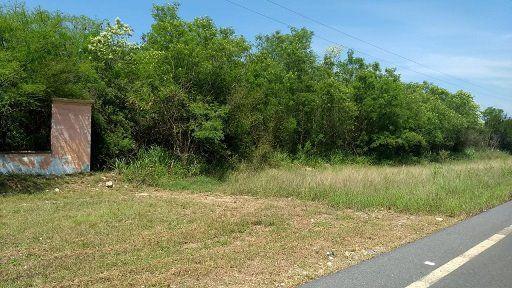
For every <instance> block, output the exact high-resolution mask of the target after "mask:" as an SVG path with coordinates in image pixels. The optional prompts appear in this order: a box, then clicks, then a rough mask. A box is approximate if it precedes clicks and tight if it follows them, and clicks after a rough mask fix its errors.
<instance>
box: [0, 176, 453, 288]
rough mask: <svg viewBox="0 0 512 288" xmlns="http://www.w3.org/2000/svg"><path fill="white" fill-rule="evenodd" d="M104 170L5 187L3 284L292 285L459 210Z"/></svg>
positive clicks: (411, 236) (438, 224)
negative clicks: (362, 208)
mask: <svg viewBox="0 0 512 288" xmlns="http://www.w3.org/2000/svg"><path fill="white" fill-rule="evenodd" d="M102 176H103V175H92V176H77V177H70V178H64V179H63V180H56V182H55V183H52V185H53V186H52V185H49V186H50V187H49V189H48V190H49V191H46V192H44V191H43V192H40V193H35V194H12V195H9V194H7V195H3V196H0V197H1V199H0V200H1V201H0V242H1V243H2V245H0V283H1V284H2V286H7V287H27V286H40V287H69V286H76V287H90V286H96V287H133V286H139V287H140V286H146V287H147V286H162V287H276V286H283V287H289V286H295V285H298V284H299V283H302V282H305V281H307V280H309V279H312V278H315V277H318V276H320V275H323V274H326V273H329V272H332V271H335V270H338V269H341V268H344V267H347V266H349V265H352V264H355V263H357V262H359V261H361V260H363V259H368V258H371V257H372V256H374V255H376V254H378V253H382V252H385V251H389V250H391V249H393V248H395V247H397V246H399V245H401V244H403V243H406V242H409V241H412V240H415V239H418V238H420V237H422V236H424V235H427V234H429V233H431V232H433V231H434V230H437V229H439V228H442V227H445V226H447V225H450V224H452V223H454V222H455V221H456V220H457V219H455V218H451V217H446V216H442V215H438V216H441V217H443V218H444V221H436V220H435V216H425V215H416V216H413V215H407V214H401V213H395V212H389V211H383V210H368V211H367V212H356V211H352V210H348V209H346V210H339V209H334V208H332V207H329V206H327V205H325V204H321V203H314V202H307V201H301V200H294V199H283V198H280V199H277V198H265V199H261V198H260V199H258V198H253V197H249V196H225V195H215V194H193V193H188V192H176V191H169V190H163V189H156V188H147V187H136V186H132V185H128V184H125V183H121V182H119V181H117V182H115V187H114V188H112V189H108V188H105V187H104V180H102V179H101V177H102ZM53 187H59V189H60V191H59V192H55V191H53ZM329 251H333V252H334V253H335V257H334V259H331V260H330V259H329V258H328V257H327V255H326V253H327V252H329Z"/></svg>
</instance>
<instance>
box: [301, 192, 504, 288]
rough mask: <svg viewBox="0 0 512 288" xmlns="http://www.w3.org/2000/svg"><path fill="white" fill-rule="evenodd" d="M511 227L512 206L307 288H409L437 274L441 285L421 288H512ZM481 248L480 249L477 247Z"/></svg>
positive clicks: (468, 220)
mask: <svg viewBox="0 0 512 288" xmlns="http://www.w3.org/2000/svg"><path fill="white" fill-rule="evenodd" d="M511 225H512V201H510V202H508V203H505V204H503V205H501V206H498V207H496V208H494V209H491V210H488V211H486V212H483V213H481V214H479V215H477V216H475V217H472V218H470V219H467V220H465V221H463V222H460V223H458V224H456V225H454V226H452V227H449V228H446V229H444V230H442V231H440V232H437V233H435V234H432V235H431V236H428V237H426V238H423V239H421V240H418V241H416V242H413V243H410V244H407V245H405V246H402V247H400V248H398V249H396V250H394V251H392V252H389V253H386V254H382V255H379V256H377V257H375V258H373V259H371V260H368V261H365V262H363V263H361V264H358V265H355V266H352V267H350V268H347V269H345V270H341V271H339V272H336V273H334V274H331V275H327V276H324V277H322V278H319V279H317V280H314V281H312V282H309V283H306V284H304V285H303V286H301V287H302V288H313V287H315V288H320V287H322V288H323V287H330V288H331V287H393V288H396V287H407V286H409V285H411V284H412V283H415V282H417V281H419V280H421V279H425V278H424V277H425V276H427V275H428V276H432V275H433V276H434V277H435V276H438V278H439V279H438V280H436V281H437V282H435V283H431V284H429V285H425V283H423V284H421V283H420V284H421V285H423V286H421V285H420V286H415V287H435V288H440V287H457V288H461V287H472V288H473V287H485V288H494V287H496V288H497V287H500V288H501V287H503V288H511V287H512V233H510V231H511V230H512V228H507V227H510V226H511ZM505 228H507V229H505ZM503 229H505V230H503ZM503 231H506V232H507V233H510V234H507V233H505V232H503ZM504 235H507V236H504ZM503 236H504V237H503ZM489 239H491V240H489ZM495 239H499V240H497V241H495ZM493 241H495V242H493ZM482 243H483V244H482ZM489 243H490V244H489ZM477 245H478V246H477ZM486 245H487V246H488V247H485V248H486V249H485V250H483V248H481V247H483V246H486ZM475 246H477V248H473V247H475ZM472 248H473V249H472ZM475 249H476V250H475ZM468 250H469V252H468ZM474 251H478V253H479V254H477V255H473V254H475V253H473V252H474ZM465 252H466V254H464V253H465ZM468 253H469V254H468ZM463 254H464V255H463ZM461 255H463V256H462V257H461ZM467 255H472V256H471V257H467ZM473 256H474V257H473ZM425 261H429V262H433V263H435V265H433V266H431V265H427V264H425ZM461 261H462V262H464V264H462V266H459V267H458V268H456V269H455V270H453V271H450V267H451V269H453V265H452V264H453V263H457V262H458V263H462V262H461ZM465 261H467V262H465ZM459 265H460V264H459ZM441 266H442V267H441ZM446 271H449V272H446ZM443 272H444V274H446V275H444V274H443ZM440 274H443V275H442V277H440V276H439V275H440ZM415 284H417V283H415Z"/></svg>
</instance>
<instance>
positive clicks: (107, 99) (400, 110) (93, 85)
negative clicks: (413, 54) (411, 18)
mask: <svg viewBox="0 0 512 288" xmlns="http://www.w3.org/2000/svg"><path fill="white" fill-rule="evenodd" d="M152 15H153V19H154V22H153V25H152V26H151V29H150V31H148V32H147V33H145V34H144V35H143V37H142V39H141V41H140V42H138V43H132V42H130V41H131V35H132V33H133V31H132V29H131V28H130V26H129V25H127V24H125V23H123V22H122V21H121V20H119V19H116V20H115V21H114V22H113V23H108V22H102V21H96V20H92V19H90V18H87V17H84V16H79V17H78V16H69V15H65V14H62V13H60V12H48V11H45V10H43V9H35V10H27V9H26V8H25V7H24V6H23V5H19V4H16V5H10V6H3V7H2V8H0V147H1V149H0V150H28V149H36V150H41V149H49V147H48V146H49V144H48V143H49V139H48V137H49V136H48V134H49V111H50V110H49V103H50V102H51V98H52V97H64V98H84V99H93V100H94V109H93V111H94V115H93V154H94V155H93V156H94V159H93V160H94V164H95V166H96V167H102V166H105V165H109V164H112V163H113V162H114V161H116V159H121V158H129V157H131V156H132V155H134V153H136V152H137V151H138V150H140V149H142V148H144V147H149V146H159V147H161V148H163V149H165V150H166V151H168V152H169V153H171V154H172V155H174V156H175V157H177V158H179V159H182V160H183V161H201V162H203V163H207V164H208V165H214V164H220V163H224V164H226V163H233V162H236V161H239V160H243V159H254V158H264V157H266V155H268V154H269V153H272V152H274V151H278V152H282V153H286V154H289V155H307V156H311V157H331V156H332V155H367V156H371V157H375V158H379V159H395V158H401V157H422V156H425V155H427V154H432V153H434V154H435V153H438V152H439V151H454V152H456V151H462V150H463V149H465V148H467V147H477V146H482V145H486V146H490V147H495V148H501V149H508V150H510V147H511V146H510V145H511V143H512V120H510V119H509V118H507V116H506V115H505V114H504V112H503V111H502V110H499V109H495V108H487V109H486V110H484V111H483V112H482V113H480V111H479V107H478V105H477V104H476V103H475V101H474V100H473V97H472V96H471V95H470V94H469V93H467V92H465V91H462V90H460V91H457V92H455V93H452V92H450V91H448V90H446V89H443V88H441V87H439V86H436V85H434V84H432V83H428V82H424V83H405V82H404V81H402V80H401V78H400V75H399V74H398V73H397V72H396V70H394V69H389V68H386V69H383V68H382V67H381V66H380V65H379V63H368V62H366V61H365V60H364V59H363V58H360V57H357V56H356V55H355V53H354V52H353V51H350V50H349V51H346V54H345V55H343V54H342V53H341V51H340V49H337V48H336V47H332V48H330V49H329V50H328V51H326V52H325V53H324V54H323V55H318V54H317V53H315V51H314V50H313V48H312V37H313V32H312V31H309V30H307V29H305V28H301V29H299V28H292V29H291V30H290V31H289V32H287V33H284V32H280V31H277V32H274V33H271V34H269V35H259V36H257V37H256V39H255V41H254V42H249V41H248V40H246V39H245V38H244V37H242V36H240V35H237V34H236V33H235V31H234V30H233V29H230V28H219V27H217V26H216V25H215V23H214V22H213V20H212V19H210V18H208V17H200V18H196V19H194V20H192V21H186V20H184V19H182V18H180V16H179V14H178V5H177V4H174V5H155V6H154V8H153V14H152Z"/></svg>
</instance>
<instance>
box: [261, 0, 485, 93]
mask: <svg viewBox="0 0 512 288" xmlns="http://www.w3.org/2000/svg"><path fill="white" fill-rule="evenodd" d="M266 1H267V2H269V3H272V4H274V5H276V6H278V7H281V8H282V9H284V10H286V11H289V12H291V13H293V14H296V15H299V16H300V17H302V18H304V19H307V20H309V21H311V22H314V23H316V24H318V25H321V26H323V27H325V28H328V29H331V30H333V31H336V32H338V33H341V34H343V35H345V36H347V37H350V38H352V39H355V40H357V41H360V42H362V43H365V44H367V45H370V46H372V47H374V48H376V49H379V50H381V51H383V52H386V53H388V54H392V55H394V56H397V57H400V58H402V59H404V60H407V61H409V62H412V63H414V64H416V65H419V66H422V67H423V68H426V69H428V70H430V71H433V72H436V73H440V74H442V75H445V76H448V77H451V78H453V79H456V80H458V81H461V82H464V83H467V84H470V85H473V86H475V87H479V88H481V89H485V90H484V91H486V90H487V89H488V88H487V87H484V86H482V85H479V84H476V83H473V82H471V81H468V80H465V79H462V78H459V77H456V76H453V75H450V74H448V73H445V72H442V71H439V70H436V69H433V68H431V67H429V66H427V65H425V64H422V63H420V62H418V61H416V60H414V59H411V58H408V57H405V56H403V55H401V54H398V53H396V52H393V51H391V50H388V49H386V48H383V47H381V46H379V45H376V44H373V43H371V42H369V41H367V40H364V39H361V38H359V37H357V36H354V35H352V34H349V33H347V32H345V31H342V30H340V29H338V28H336V27H333V26H331V25H328V24H325V23H323V22H322V21H320V20H317V19H315V18H312V17H310V16H307V15H305V14H302V13H300V12H298V11H296V10H293V9H291V8H289V7H286V6H284V5H282V4H280V3H277V2H275V1H273V0H266ZM490 92H492V91H490Z"/></svg>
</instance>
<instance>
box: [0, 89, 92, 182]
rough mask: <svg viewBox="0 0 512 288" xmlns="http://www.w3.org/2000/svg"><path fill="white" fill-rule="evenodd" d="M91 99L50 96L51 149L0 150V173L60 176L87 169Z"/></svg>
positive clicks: (89, 152)
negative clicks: (13, 151)
mask: <svg viewBox="0 0 512 288" xmlns="http://www.w3.org/2000/svg"><path fill="white" fill-rule="evenodd" d="M91 103H92V102H91V101H84V100H70V99H54V100H53V103H52V129H51V152H42V153H23V152H20V153H9V154H1V153H0V173H2V174H14V173H18V174H19V173H21V174H39V175H62V174H72V173H78V172H89V171H90V163H91Z"/></svg>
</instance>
